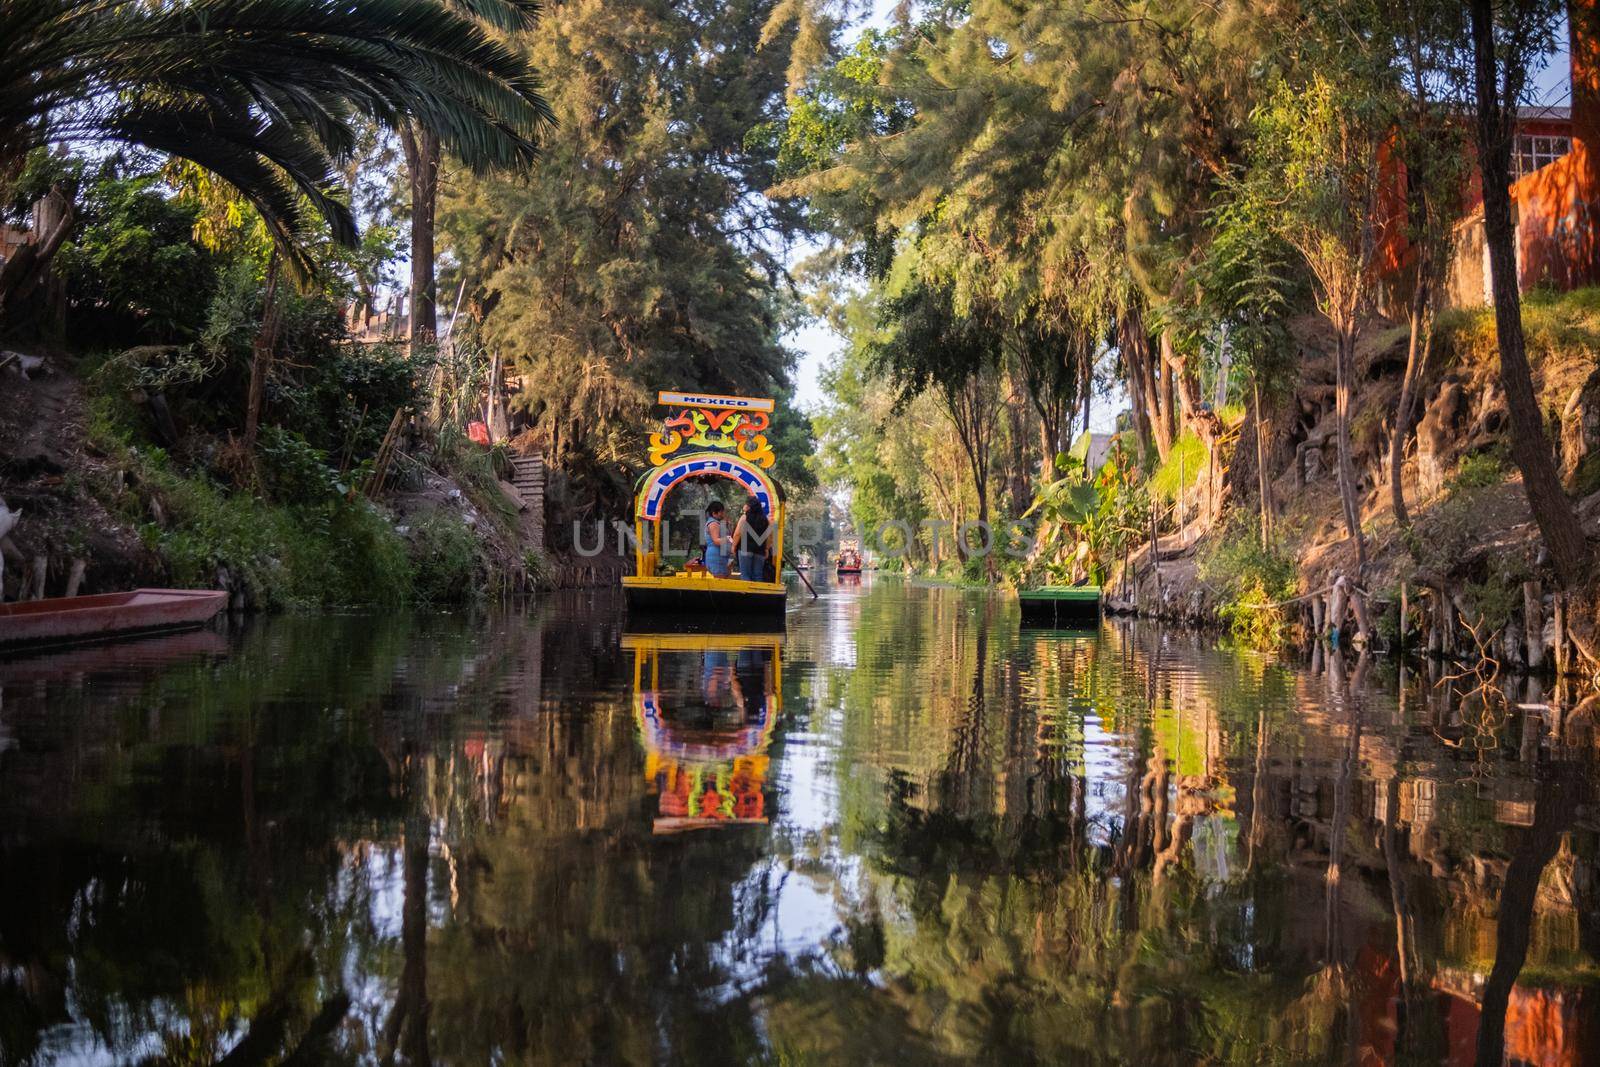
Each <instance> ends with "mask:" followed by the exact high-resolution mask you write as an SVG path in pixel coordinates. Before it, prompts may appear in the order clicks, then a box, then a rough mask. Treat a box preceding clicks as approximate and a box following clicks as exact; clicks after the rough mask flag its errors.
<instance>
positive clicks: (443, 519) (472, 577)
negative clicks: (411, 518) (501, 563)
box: [410, 508, 484, 604]
mask: <svg viewBox="0 0 1600 1067" xmlns="http://www.w3.org/2000/svg"><path fill="white" fill-rule="evenodd" d="M410 554H411V563H412V568H413V574H414V576H415V577H414V585H415V590H416V596H417V599H418V600H421V601H424V602H426V603H434V604H441V603H450V602H454V601H459V600H462V599H464V598H465V597H466V596H468V595H469V594H468V593H467V591H468V590H472V589H475V588H477V587H478V586H479V584H480V583H479V582H478V577H479V575H480V573H481V572H482V570H483V569H484V568H482V567H481V566H480V554H479V547H478V539H477V537H475V536H474V535H473V533H472V531H471V530H470V529H468V528H467V524H466V523H464V522H463V521H461V519H460V517H459V516H457V515H455V514H454V513H452V512H450V511H447V510H445V509H443V508H434V509H433V510H431V511H429V512H427V513H425V514H424V515H422V516H421V517H420V518H419V519H418V520H417V522H416V523H415V525H414V526H413V528H412V531H411V546H410Z"/></svg>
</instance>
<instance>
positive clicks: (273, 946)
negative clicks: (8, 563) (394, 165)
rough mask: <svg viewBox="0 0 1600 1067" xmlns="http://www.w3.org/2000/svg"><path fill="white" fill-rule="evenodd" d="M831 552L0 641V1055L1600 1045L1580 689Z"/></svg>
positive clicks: (747, 1055)
mask: <svg viewBox="0 0 1600 1067" xmlns="http://www.w3.org/2000/svg"><path fill="white" fill-rule="evenodd" d="M819 592H821V593H822V597H821V599H820V600H817V601H814V602H813V601H810V600H809V598H808V599H807V600H806V601H805V602H803V606H802V607H801V608H800V610H799V611H798V612H796V613H794V614H792V615H791V618H790V625H789V629H788V634H787V636H786V637H782V638H776V637H774V638H741V637H704V636H700V637H688V636H680V635H635V634H628V635H624V634H623V633H622V632H621V628H620V622H621V618H620V611H619V608H618V605H616V604H615V603H613V602H611V601H610V600H608V599H605V598H591V599H581V598H569V599H564V600H561V601H557V602H552V603H550V604H546V605H543V606H541V607H540V608H538V609H536V610H535V611H533V612H531V613H529V614H516V613H512V614H495V615H489V616H485V617H482V618H462V617H428V618H405V617H371V618H367V617H360V618H342V619H341V618H332V619H318V620H297V619H278V620H268V621H266V622H263V623H260V624H257V625H254V626H252V627H250V628H249V629H247V630H246V631H245V632H242V633H239V634H234V635H230V636H229V637H228V638H227V639H225V640H224V639H220V638H216V637H209V638H208V637H205V636H203V635H202V636H200V637H195V636H194V635H191V636H190V637H188V638H181V639H170V640H168V641H153V642H144V643H140V644H134V645H126V646H117V647H115V648H105V649H98V650H92V651H90V652H85V653H73V654H67V655H64V656H62V657H51V658H48V659H31V660H22V661H18V662H15V663H6V664H0V1061H3V1062H5V1063H34V1062H37V1063H46V1062H57V1061H73V1062H105V1063H128V1062H135V1063H137V1062H152V1063H153V1062H161V1063H214V1062H218V1061H222V1060H224V1058H226V1060H227V1062H230V1063H278V1062H345V1063H369V1062H384V1061H394V1062H413V1063H417V1062H439V1063H482V1062H493V1061H514V1062H563V1063H566V1062H595V1063H612V1062H619V1063H651V1062H675V1061H681V1060H688V1059H697V1060H701V1061H704V1062H718V1063H722V1062H761V1061H767V1060H788V1061H793V1062H812V1061H828V1062H835V1061H838V1062H860V1061H876V1062H885V1061H901V1060H910V1061H916V1062H927V1063H939V1062H947V1061H948V1062H955V1061H965V1060H1006V1061H1013V1060H1030V1061H1031V1060H1039V1061H1044V1060H1049V1061H1066V1062H1127V1061H1130V1060H1145V1061H1148V1062H1151V1063H1165V1062H1185V1063H1187V1062H1193V1061H1194V1060H1197V1059H1207V1060H1213V1061H1219V1062H1225V1061H1242V1062H1281V1063H1305V1062H1328V1061H1339V1062H1347V1061H1349V1060H1351V1059H1360V1060H1361V1061H1362V1062H1420V1063H1473V1062H1488V1063H1497V1062H1501V1060H1502V1058H1504V1057H1509V1058H1510V1059H1512V1060H1513V1061H1517V1062H1530V1063H1570V1064H1577V1063H1581V1062H1584V1059H1585V1055H1584V1054H1585V1051H1586V1050H1588V1049H1593V1048H1600V1034H1597V1032H1596V1018H1597V1010H1596V1006H1595V999H1594V995H1593V992H1592V990H1593V989H1594V982H1595V980H1596V977H1597V964H1596V961H1597V958H1600V908H1597V905H1596V901H1595V898H1594V895H1593V886H1594V885H1595V876H1596V857H1597V855H1600V850H1597V845H1600V840H1597V836H1596V832H1595V831H1596V826H1595V822H1594V815H1593V811H1592V807H1591V803H1592V797H1591V789H1592V786H1591V782H1592V780H1593V767H1592V763H1591V759H1590V752H1591V749H1592V732H1593V731H1592V724H1591V723H1590V722H1589V721H1588V716H1587V714H1584V715H1579V716H1576V717H1574V718H1573V719H1571V720H1569V721H1555V720H1554V719H1553V718H1552V717H1550V716H1547V715H1545V714H1544V713H1542V712H1539V711H1538V710H1536V709H1529V708H1525V707H1521V706H1520V705H1537V704H1539V703H1541V702H1542V698H1541V696H1540V694H1538V693H1533V692H1528V691H1525V690H1521V689H1513V688H1509V687H1507V686H1505V685H1504V684H1502V683H1501V682H1500V681H1499V680H1493V681H1492V684H1488V685H1485V684H1484V682H1483V680H1482V679H1476V678H1464V679H1454V680H1451V679H1447V678H1445V677H1444V676H1443V675H1441V674H1439V673H1438V672H1435V673H1434V674H1433V675H1431V676H1430V675H1427V674H1418V673H1415V672H1407V673H1405V674H1404V675H1402V676H1396V675H1395V674H1394V672H1393V668H1392V667H1390V666H1388V665H1386V664H1381V663H1376V662H1363V661H1361V660H1358V659H1345V658H1340V657H1327V656H1323V657H1320V658H1319V659H1318V660H1317V661H1316V662H1315V663H1314V664H1313V665H1310V666H1298V665H1289V664H1283V663H1279V662H1276V661H1273V660H1269V659H1265V658H1259V657H1252V656H1243V655H1234V654H1229V653H1223V652H1218V651H1215V650H1213V649H1212V648H1210V646H1209V644H1208V643H1207V642H1206V641H1203V640H1202V639H1200V638H1197V637H1190V636H1186V635H1180V634H1173V633H1162V632H1159V631H1155V630H1151V629H1146V628H1140V627H1132V628H1116V627H1108V628H1106V629H1105V630H1103V631H1101V632H1099V633H1093V634H1072V633H1058V632H1051V631H1036V630H1026V631H1024V630H1021V629H1020V628H1019V627H1018V625H1017V620H1016V617H1015V614H1014V610H1013V609H1012V608H1010V607H1008V606H1007V605H1006V604H1005V602H1004V601H1001V600H998V599H992V598H987V597H983V596H979V595H974V594H965V593H960V592H956V591H952V590H934V589H924V588H918V587H908V586H906V585H903V584H901V583H898V582H895V581H891V580H883V579H881V578H875V579H873V580H872V581H869V582H868V583H867V584H866V585H864V586H860V587H851V588H840V587H838V586H835V585H831V584H830V585H829V586H827V587H824V588H821V589H819ZM797 602H798V601H797ZM718 827H723V828H727V829H724V830H719V829H717V828H718ZM689 830H692V831H694V832H680V831H689ZM1502 1049H1503V1050H1504V1051H1503V1052H1502ZM1590 1055H1591V1056H1592V1053H1590Z"/></svg>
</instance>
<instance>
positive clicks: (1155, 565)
mask: <svg viewBox="0 0 1600 1067" xmlns="http://www.w3.org/2000/svg"><path fill="white" fill-rule="evenodd" d="M1157 536H1158V535H1157V533H1156V502H1155V501H1154V500H1151V501H1150V570H1151V572H1152V573H1154V574H1155V576H1156V611H1158V612H1159V611H1160V610H1161V604H1162V601H1163V600H1164V599H1165V598H1164V597H1163V596H1162V593H1161V552H1160V551H1159V549H1158V548H1157V545H1156V539H1157Z"/></svg>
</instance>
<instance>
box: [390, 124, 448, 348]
mask: <svg viewBox="0 0 1600 1067" xmlns="http://www.w3.org/2000/svg"><path fill="white" fill-rule="evenodd" d="M400 144H401V147H402V148H403V149H404V151H405V156H406V174H407V177H408V179H409V181H410V184H411V344H412V346H413V347H415V346H417V345H427V344H432V343H433V342H434V341H435V340H436V339H437V338H438V336H439V322H438V311H437V308H436V304H437V301H438V287H437V285H436V282H435V279H434V273H433V266H434V263H433V260H434V251H433V231H434V221H435V218H436V217H437V214H438V209H439V159H440V150H439V135H438V134H436V133H434V132H433V131H432V130H428V129H425V128H423V127H421V126H419V125H416V124H412V123H407V124H403V125H402V126H401V127H400Z"/></svg>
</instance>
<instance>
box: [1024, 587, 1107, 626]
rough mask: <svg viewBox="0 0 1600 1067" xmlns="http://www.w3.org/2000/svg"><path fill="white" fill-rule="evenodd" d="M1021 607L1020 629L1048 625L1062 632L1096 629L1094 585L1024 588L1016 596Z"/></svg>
mask: <svg viewBox="0 0 1600 1067" xmlns="http://www.w3.org/2000/svg"><path fill="white" fill-rule="evenodd" d="M1017 599H1018V600H1019V601H1020V602H1021V605H1022V624H1023V625H1024V626H1048V627H1051V628H1055V629H1064V630H1096V629H1099V627H1100V610H1101V609H1100V587H1099V586H1098V585H1045V586H1039V587H1036V588H1033V589H1024V590H1022V591H1021V592H1020V593H1018V594H1017Z"/></svg>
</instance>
